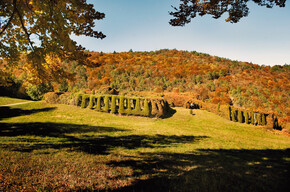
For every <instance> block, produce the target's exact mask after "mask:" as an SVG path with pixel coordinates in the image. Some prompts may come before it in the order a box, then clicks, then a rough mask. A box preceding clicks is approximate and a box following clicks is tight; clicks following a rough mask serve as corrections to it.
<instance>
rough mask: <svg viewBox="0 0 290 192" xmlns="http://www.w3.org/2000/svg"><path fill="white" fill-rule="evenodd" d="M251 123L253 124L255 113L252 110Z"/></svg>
mask: <svg viewBox="0 0 290 192" xmlns="http://www.w3.org/2000/svg"><path fill="white" fill-rule="evenodd" d="M251 123H252V124H253V125H254V124H255V114H254V112H253V111H251Z"/></svg>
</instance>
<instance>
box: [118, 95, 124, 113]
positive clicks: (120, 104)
mask: <svg viewBox="0 0 290 192" xmlns="http://www.w3.org/2000/svg"><path fill="white" fill-rule="evenodd" d="M118 112H119V113H120V114H121V115H123V114H125V109H124V96H120V103H119V111H118Z"/></svg>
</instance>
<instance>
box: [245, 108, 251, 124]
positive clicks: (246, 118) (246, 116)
mask: <svg viewBox="0 0 290 192" xmlns="http://www.w3.org/2000/svg"><path fill="white" fill-rule="evenodd" d="M244 115H245V123H246V124H249V123H250V122H249V114H248V112H247V111H244Z"/></svg>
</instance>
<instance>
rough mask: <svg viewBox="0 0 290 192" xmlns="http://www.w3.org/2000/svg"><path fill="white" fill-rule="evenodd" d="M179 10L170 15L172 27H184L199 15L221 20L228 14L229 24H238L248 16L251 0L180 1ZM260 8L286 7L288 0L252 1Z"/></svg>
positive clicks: (176, 9) (175, 9)
mask: <svg viewBox="0 0 290 192" xmlns="http://www.w3.org/2000/svg"><path fill="white" fill-rule="evenodd" d="M180 1H181V3H180V5H179V7H178V8H176V7H173V8H174V11H172V12H170V13H169V14H170V15H172V16H173V17H174V18H173V19H171V20H170V21H169V24H170V25H172V26H184V25H185V24H187V23H190V22H191V19H193V18H195V17H196V16H197V15H200V16H203V15H212V16H213V18H215V19H217V18H220V17H221V16H222V15H223V14H224V13H228V18H227V19H226V21H227V22H231V23H237V22H239V21H240V19H241V18H243V17H246V16H248V14H249V8H248V5H247V4H248V2H250V1H251V0H180ZM252 1H253V2H254V3H256V4H258V5H259V6H265V7H267V8H272V7H274V6H279V7H285V2H286V0H252Z"/></svg>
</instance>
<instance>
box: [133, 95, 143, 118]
mask: <svg viewBox="0 0 290 192" xmlns="http://www.w3.org/2000/svg"><path fill="white" fill-rule="evenodd" d="M134 114H135V115H142V112H141V105H140V98H139V97H137V98H136V105H135V109H134Z"/></svg>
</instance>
